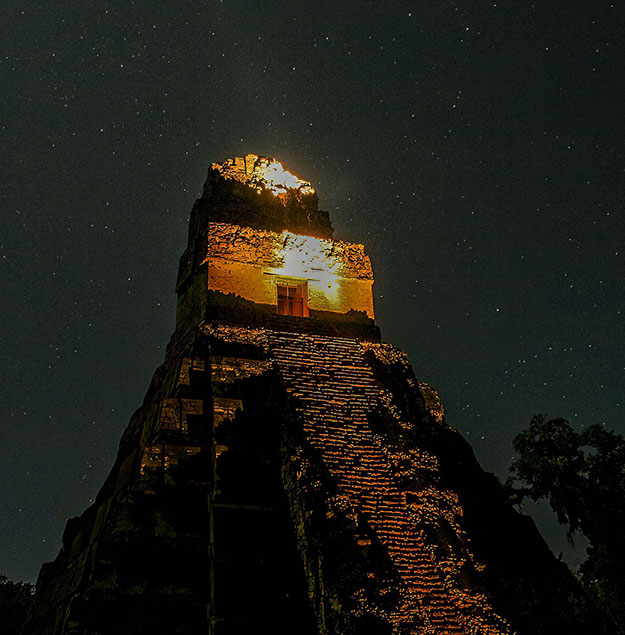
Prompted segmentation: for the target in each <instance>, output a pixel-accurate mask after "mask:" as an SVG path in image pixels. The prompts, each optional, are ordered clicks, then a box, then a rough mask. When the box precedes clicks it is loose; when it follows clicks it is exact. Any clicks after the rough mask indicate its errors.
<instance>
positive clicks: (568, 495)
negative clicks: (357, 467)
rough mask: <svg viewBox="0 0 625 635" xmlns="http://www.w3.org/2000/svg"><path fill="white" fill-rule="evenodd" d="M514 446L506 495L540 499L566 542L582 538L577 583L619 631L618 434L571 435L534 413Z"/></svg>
mask: <svg viewBox="0 0 625 635" xmlns="http://www.w3.org/2000/svg"><path fill="white" fill-rule="evenodd" d="M513 445H514V449H515V451H516V456H515V457H514V459H513V462H512V466H511V467H510V471H511V472H512V473H513V474H514V476H513V477H511V478H509V479H508V481H507V488H508V492H509V495H510V500H511V501H512V502H513V503H514V504H518V505H520V504H521V503H522V502H523V499H524V498H525V497H529V498H531V499H532V500H534V501H537V500H539V499H541V498H545V499H547V500H548V501H549V504H550V505H551V507H552V509H553V510H554V512H555V513H556V515H557V517H558V521H559V522H560V523H561V524H562V525H567V526H568V536H569V539H571V540H572V538H573V536H574V534H575V532H577V531H579V532H581V533H583V534H584V536H586V538H587V539H588V541H589V546H588V548H587V558H586V560H585V561H584V562H583V564H582V565H581V567H580V571H579V575H580V579H581V582H582V584H583V586H584V587H585V588H586V590H587V591H589V592H590V593H591V595H593V596H594V597H595V599H596V601H597V603H598V605H599V606H600V607H601V608H602V609H603V610H604V611H606V612H607V613H608V615H609V616H610V617H611V618H612V620H613V621H614V622H615V623H616V624H618V625H620V626H619V629H620V630H619V633H625V574H624V572H625V540H623V531H624V530H625V438H623V437H622V436H620V435H618V434H615V433H614V432H611V431H607V430H605V429H604V428H602V427H601V426H598V425H592V426H590V427H588V428H586V429H585V430H583V431H582V432H579V433H578V432H575V431H574V430H573V429H572V427H571V425H570V424H569V422H568V421H566V420H565V419H560V418H556V419H547V418H546V417H545V416H543V415H537V416H535V417H534V418H533V419H532V421H531V423H530V425H529V427H528V428H527V429H526V430H523V431H522V432H521V433H520V434H518V435H517V436H516V437H515V439H514V442H513Z"/></svg>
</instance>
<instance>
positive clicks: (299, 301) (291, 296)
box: [277, 282, 308, 317]
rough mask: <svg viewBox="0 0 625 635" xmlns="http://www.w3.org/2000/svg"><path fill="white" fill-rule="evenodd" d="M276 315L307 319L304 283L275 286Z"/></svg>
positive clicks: (284, 283)
mask: <svg viewBox="0 0 625 635" xmlns="http://www.w3.org/2000/svg"><path fill="white" fill-rule="evenodd" d="M277 295H278V304H277V313H278V315H294V316H296V317H308V305H307V302H306V282H302V283H297V282H288V283H286V282H280V283H278V284H277Z"/></svg>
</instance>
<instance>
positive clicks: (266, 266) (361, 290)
mask: <svg viewBox="0 0 625 635" xmlns="http://www.w3.org/2000/svg"><path fill="white" fill-rule="evenodd" d="M205 263H207V264H208V288H209V289H211V290H214V291H220V292H222V293H226V294H227V293H233V294H235V295H237V296H240V297H242V298H244V299H246V300H251V301H253V302H257V303H260V304H271V305H275V304H276V286H277V284H279V283H281V282H282V283H286V282H289V281H290V282H293V281H306V288H307V302H308V307H309V308H310V309H312V310H318V311H331V312H335V313H346V312H347V311H350V310H354V311H363V312H365V313H366V314H367V315H368V316H369V317H370V318H373V316H374V314H373V293H372V286H373V274H372V270H371V262H370V260H369V257H368V256H367V255H366V254H365V252H364V248H363V246H362V245H356V244H353V243H346V242H342V241H333V240H325V239H320V238H313V237H310V236H298V235H296V234H292V233H290V232H282V233H280V234H278V233H276V232H270V231H264V230H255V229H251V228H248V227H239V226H238V225H229V224H226V223H210V224H209V234H208V238H207V249H206V256H205Z"/></svg>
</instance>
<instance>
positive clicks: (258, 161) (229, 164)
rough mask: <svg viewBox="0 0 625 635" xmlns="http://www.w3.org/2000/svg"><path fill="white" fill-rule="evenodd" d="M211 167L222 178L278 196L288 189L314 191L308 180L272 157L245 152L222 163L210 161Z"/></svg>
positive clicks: (280, 196)
mask: <svg viewBox="0 0 625 635" xmlns="http://www.w3.org/2000/svg"><path fill="white" fill-rule="evenodd" d="M211 168H212V169H213V170H217V171H218V172H219V174H220V175H221V176H222V177H223V178H224V179H234V180H235V181H239V182H240V183H243V184H244V185H248V186H249V187H252V188H254V189H256V190H257V191H258V192H262V191H263V190H269V191H270V192H272V194H274V196H277V197H278V198H282V196H284V195H286V193H287V191H288V190H296V191H297V192H298V193H300V194H314V193H315V190H314V188H313V187H312V185H311V184H310V183H309V182H308V181H303V180H302V179H300V178H299V177H297V176H295V174H292V173H291V172H289V171H288V170H287V169H286V168H285V167H284V165H283V164H282V163H280V161H276V159H273V158H272V157H261V156H258V155H256V154H246V155H245V156H244V157H235V158H234V159H226V160H225V161H223V162H222V163H212V164H211Z"/></svg>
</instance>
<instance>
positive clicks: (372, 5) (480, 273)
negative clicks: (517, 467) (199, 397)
mask: <svg viewBox="0 0 625 635" xmlns="http://www.w3.org/2000/svg"><path fill="white" fill-rule="evenodd" d="M3 7H4V8H3V23H4V24H3V28H2V32H3V33H2V37H1V40H0V52H1V55H0V62H1V63H0V82H1V83H0V89H1V91H2V95H3V97H2V100H1V102H0V103H1V104H2V105H1V106H0V133H1V134H0V139H1V143H2V147H1V149H0V150H1V156H2V158H3V168H4V169H3V170H2V176H1V181H0V196H1V199H0V200H1V201H2V210H1V218H2V229H1V232H0V263H1V266H2V275H1V278H0V280H1V284H2V289H1V291H2V303H1V306H2V308H1V313H0V316H1V318H0V319H1V335H2V340H1V342H0V344H1V346H2V360H3V363H2V370H1V372H2V377H1V382H2V383H1V385H2V387H3V390H2V393H3V394H2V398H1V399H0V421H1V424H0V441H1V443H0V452H1V456H0V482H1V483H2V488H1V490H0V492H1V493H0V573H5V574H6V575H8V576H9V578H11V579H17V580H29V581H34V579H35V578H36V575H37V572H38V570H39V567H40V565H41V563H42V562H43V561H46V560H51V559H53V558H54V557H55V555H56V553H57V551H58V549H59V547H60V540H61V535H62V532H63V528H64V525H65V522H66V519H67V518H68V517H70V516H75V515H78V514H80V513H81V512H82V511H83V510H84V509H85V508H86V506H87V505H88V504H89V503H90V502H91V501H92V500H93V498H94V497H95V495H96V493H97V491H98V489H99V488H100V486H101V484H102V483H103V481H104V478H105V476H106V475H107V473H108V471H109V470H110V468H111V466H112V464H113V461H114V457H115V454H116V450H117V445H118V443H119V439H120V437H121V434H122V432H123V430H124V428H125V427H126V425H127V423H128V421H129V418H130V416H131V414H132V412H133V411H134V410H135V409H136V408H137V407H138V406H139V405H140V404H141V402H142V400H143V396H144V393H145V391H146V389H147V387H148V384H149V381H150V378H151V375H152V372H153V371H154V369H155V368H156V367H157V366H158V365H159V364H160V363H161V362H162V361H163V358H164V353H165V347H166V345H167V341H168V339H169V336H170V335H171V333H172V332H173V329H174V318H175V294H174V284H175V278H176V272H177V264H178V258H179V256H180V254H181V253H182V251H183V249H184V247H185V245H186V233H187V220H188V216H189V213H190V210H191V207H192V205H193V201H194V200H195V199H196V198H197V197H198V196H199V194H200V192H201V188H202V185H203V182H204V179H205V176H206V171H207V168H208V166H209V164H210V162H211V161H220V160H223V159H225V158H228V157H232V156H237V155H238V156H240V155H243V154H245V153H249V152H252V153H256V154H261V155H268V156H274V157H276V158H277V159H279V160H281V161H283V162H284V163H285V165H286V166H287V167H288V168H290V169H291V170H292V171H293V172H294V173H295V174H297V175H298V176H300V177H302V178H304V179H306V180H309V181H311V182H312V183H313V185H314V186H315V188H316V189H317V192H318V194H319V197H320V206H321V208H323V209H327V210H329V211H330V213H331V215H332V218H333V221H334V226H335V229H336V232H335V235H336V236H337V237H338V238H341V239H345V240H351V241H355V242H363V243H365V244H366V245H367V248H368V251H369V254H370V255H371V258H372V260H373V265H374V272H375V275H376V285H375V287H374V292H375V302H376V317H377V322H378V324H379V325H380V327H381V329H382V335H383V338H384V339H385V340H387V341H391V342H393V343H394V344H397V345H399V346H400V347H402V348H403V349H405V350H406V351H407V352H408V354H409V356H410V359H411V361H412V363H413V366H414V368H415V372H416V374H417V376H418V378H419V379H422V380H425V381H428V382H429V383H431V384H432V385H433V386H434V387H436V388H437V389H438V390H439V392H440V395H441V398H442V400H443V403H444V405H445V408H446V413H447V420H448V422H449V423H450V424H451V425H453V426H455V427H456V428H457V429H458V430H460V432H461V433H462V434H463V435H465V436H466V438H467V439H469V441H470V442H471V443H472V445H473V447H474V449H475V452H476V454H477V456H478V458H479V459H480V461H481V463H482V465H483V466H484V467H485V468H486V469H487V470H490V471H494V472H495V473H497V474H498V476H500V477H501V478H505V477H506V476H507V468H508V466H509V464H510V461H511V458H512V456H513V449H512V439H513V437H514V436H515V434H517V433H518V432H519V431H520V430H521V429H522V428H523V427H525V426H526V425H527V424H528V423H529V420H530V418H531V416H532V415H534V414H537V413H546V414H548V415H550V416H562V417H565V418H567V419H569V420H570V421H571V422H572V423H574V425H575V426H577V427H579V428H581V427H584V426H586V425H589V424H594V423H598V424H602V425H605V426H606V427H607V428H610V429H616V430H617V431H618V432H620V433H624V432H625V422H624V421H623V410H624V409H625V405H624V404H625V394H624V393H625V382H624V379H625V368H624V366H625V350H624V349H625V342H624V339H625V328H624V325H623V322H624V314H625V292H624V287H623V284H624V280H625V275H624V274H625V244H624V240H625V221H624V218H623V204H624V202H625V188H624V176H625V173H624V168H625V156H624V155H625V152H624V146H623V139H624V132H625V131H624V127H625V125H624V120H623V104H624V103H625V101H624V98H625V95H624V92H625V89H624V85H625V82H624V80H625V77H624V75H625V73H624V70H623V68H624V64H623V63H624V61H625V56H624V55H623V53H624V34H625V19H624V18H625V7H624V4H623V1H622V0H619V1H618V2H605V1H603V0H587V1H571V0H568V1H564V0H561V1H558V0H552V1H549V2H546V1H545V2H536V3H535V4H532V3H530V2H527V1H526V0H504V1H502V0H498V1H497V2H476V1H475V0H466V1H464V2H450V1H447V0H422V1H410V2H409V1H403V0H400V1H393V2H365V1H362V2H356V1H353V0H348V1H345V0H342V1H341V2H334V1H333V2H328V1H325V0H321V1H316V2H302V1H297V0H290V1H289V2H277V1H274V2H268V1H265V2H259V1H257V2H249V1H239V2H235V1H234V0H224V1H223V2H216V1H207V2H200V1H199V0H196V1H190V0H175V1H172V0H170V1H169V2H162V1H157V0H151V1H149V2H148V1H144V2H132V1H128V0H125V1H123V2H122V1H121V0H117V1H115V2H107V1H106V0H105V1H104V2H93V3H88V2H78V1H77V0H75V1H65V2H63V1H61V2H17V1H15V0H7V1H5V2H4V4H3ZM526 509H527V510H529V509H530V508H529V507H526ZM544 515H545V514H544V513H542V516H544ZM542 516H541V517H542ZM541 522H542V523H543V526H546V525H544V523H545V522H546V521H545V520H544V519H543V520H542V521H541ZM547 531H548V534H549V535H550V536H552V541H553V544H554V549H555V550H556V553H557V552H558V551H559V550H560V549H562V548H563V547H562V546H561V545H564V544H565V541H564V539H562V538H558V539H556V538H554V537H553V536H555V533H554V531H553V529H548V530H547ZM577 553H579V549H578V552H577ZM570 557H572V558H573V560H574V559H575V557H578V556H575V553H574V554H573V556H570Z"/></svg>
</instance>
